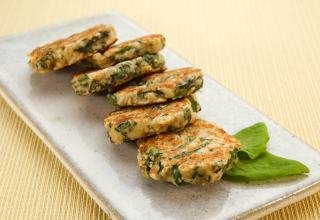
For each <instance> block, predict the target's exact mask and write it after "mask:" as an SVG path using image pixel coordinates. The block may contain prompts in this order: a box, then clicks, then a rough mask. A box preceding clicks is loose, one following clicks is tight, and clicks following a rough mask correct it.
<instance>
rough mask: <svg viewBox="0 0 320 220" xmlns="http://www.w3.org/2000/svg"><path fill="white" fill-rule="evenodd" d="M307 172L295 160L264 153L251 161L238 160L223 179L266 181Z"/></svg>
mask: <svg viewBox="0 0 320 220" xmlns="http://www.w3.org/2000/svg"><path fill="white" fill-rule="evenodd" d="M308 172H309V169H308V167H306V166H305V165H304V164H302V163H300V162H298V161H296V160H289V159H286V158H282V157H278V156H276V155H273V154H271V153H268V152H265V153H263V154H262V155H260V156H259V157H257V158H256V159H253V160H251V159H249V160H241V159H240V160H239V161H238V162H237V163H235V164H234V166H233V167H232V168H231V169H230V170H228V171H226V172H225V175H224V177H225V178H226V179H230V180H235V181H250V180H267V179H271V178H275V177H283V176H290V175H297V174H303V173H308Z"/></svg>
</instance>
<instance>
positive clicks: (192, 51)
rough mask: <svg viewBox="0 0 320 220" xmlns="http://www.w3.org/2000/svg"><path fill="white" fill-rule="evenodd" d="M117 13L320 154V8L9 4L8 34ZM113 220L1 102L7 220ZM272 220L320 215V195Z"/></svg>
mask: <svg viewBox="0 0 320 220" xmlns="http://www.w3.org/2000/svg"><path fill="white" fill-rule="evenodd" d="M111 9H112V10H117V11H120V12H122V13H123V14H126V15H127V16H128V17H130V18H132V19H133V20H135V21H136V22H138V23H139V24H141V25H142V26H143V27H145V28H146V29H148V30H150V31H152V32H154V33H162V34H164V35H165V36H166V37H167V43H168V46H169V47H170V48H172V49H174V50H175V51H177V52H178V53H180V54H182V55H183V56H184V57H186V58H188V59H189V60H190V61H191V62H192V63H194V64H195V65H196V66H198V67H201V68H203V69H204V70H205V71H207V72H209V73H212V76H213V77H214V78H215V79H216V80H217V81H219V82H221V83H222V84H223V85H225V86H226V87H227V88H229V89H230V90H232V91H233V92H234V93H236V94H238V95H239V96H240V97H242V98H243V99H245V100H246V101H247V102H249V103H250V104H252V105H254V106H255V107H257V108H258V109H259V110H260V111H262V112H264V113H265V114H267V115H269V116H270V117H271V118H273V119H274V120H275V121H277V122H279V123H280V124H281V125H283V126H284V127H286V128H287V129H289V130H290V131H291V132H293V133H294V134H296V135H297V136H298V137H300V138H302V139H303V140H304V141H305V142H307V143H308V144H310V145H312V146H314V147H315V148H318V149H320V138H319V133H320V132H319V131H320V129H319V125H320V113H319V110H320V109H319V107H320V95H319V93H320V86H319V85H320V73H319V72H320V1H318V0H314V1H311V0H310V1H308V0H305V1H298V0H282V1H279V0H268V1H262V0H252V1H249V0H244V1H240V0H237V1H231V0H229V1H163V0H160V1H159V0H158V1H150V0H146V1H98V0H97V1H79V0H72V1H67V0H59V1H57V0H56V1H51V2H49V1H48V2H45V1H43V0H28V1H18V0H1V2H0V21H1V25H0V35H6V34H12V33H17V32H21V31H28V30H31V29H34V28H37V27H41V26H44V25H49V24H55V23H59V22H61V21H66V20H71V19H75V18H79V17H82V16H87V15H94V14H96V13H103V12H106V11H108V10H111ZM0 52H1V51H0ZM106 218H107V215H106V214H104V213H103V212H102V210H101V209H100V208H99V207H98V206H97V205H96V204H95V203H94V202H93V200H92V199H91V198H90V197H89V196H88V194H86V193H85V191H84V190H83V189H82V188H81V187H80V186H79V184H78V183H77V182H76V181H75V179H74V178H73V177H72V176H71V175H70V174H69V173H68V171H66V169H65V168H64V167H63V166H62V165H61V163H60V162H59V161H58V160H57V158H55V156H54V155H53V154H52V153H51V152H49V150H48V149H47V148H46V146H45V145H44V144H43V143H42V142H41V141H40V140H39V138H37V137H36V136H35V134H34V133H33V132H32V131H31V130H30V129H29V128H28V127H27V126H26V125H25V124H24V123H23V122H22V121H21V119H19V118H18V117H17V115H16V114H15V113H14V112H13V111H12V110H11V109H10V107H8V105H7V104H6V103H5V102H4V100H3V99H2V98H0V219H106ZM266 218H268V219H280V218H281V219H282V218H286V219H302V218H303V219H317V218H320V193H317V194H315V195H313V196H311V197H309V198H307V199H305V200H303V201H301V202H298V203H296V204H293V205H291V206H289V207H286V208H284V209H281V210H279V211H277V212H275V213H272V214H271V215H269V216H267V217H266Z"/></svg>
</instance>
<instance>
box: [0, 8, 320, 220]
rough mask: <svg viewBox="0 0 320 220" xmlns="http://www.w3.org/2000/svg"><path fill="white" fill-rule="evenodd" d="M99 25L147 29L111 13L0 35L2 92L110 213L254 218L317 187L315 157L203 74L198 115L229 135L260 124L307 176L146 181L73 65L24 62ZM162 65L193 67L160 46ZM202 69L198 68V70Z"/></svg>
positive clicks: (318, 160)
mask: <svg viewBox="0 0 320 220" xmlns="http://www.w3.org/2000/svg"><path fill="white" fill-rule="evenodd" d="M98 23H109V24H112V25H114V26H115V28H116V30H117V32H118V37H119V41H124V40H129V39H132V38H136V37H139V36H142V35H144V34H147V32H146V31H145V30H143V29H142V28H141V27H139V26H138V25H136V24H135V23H133V22H132V21H130V20H129V19H128V18H126V17H124V16H123V15H121V14H119V13H116V12H111V13H106V14H102V15H98V16H93V17H88V18H83V19H80V20H76V21H72V22H68V23H63V24H59V25H54V26H50V27H45V28H42V29H38V30H35V31H31V32H27V33H22V34H17V35H14V36H8V37H2V38H1V39H0V51H1V54H0V88H1V89H0V91H1V95H2V96H3V97H4V98H5V99H6V101H7V102H8V103H9V104H10V105H11V107H12V108H13V109H14V110H15V111H16V112H17V113H18V114H19V116H20V117H22V118H23V120H24V121H25V122H26V123H27V124H28V125H29V126H30V127H31V128H32V129H33V130H34V132H35V133H36V134H37V135H38V136H39V137H40V138H41V139H42V140H43V141H44V142H45V143H46V144H47V146H48V147H49V148H50V149H51V150H52V151H53V152H54V153H55V155H56V156H57V157H58V158H59V159H60V160H61V161H62V163H63V164H64V165H65V167H66V168H67V169H68V170H69V171H70V172H71V173H72V174H73V176H74V177H75V178H76V179H77V180H78V181H79V182H80V184H81V185H82V186H83V187H84V188H85V190H86V191H87V192H88V193H89V194H90V195H91V196H92V197H93V198H94V200H95V201H96V202H97V203H98V204H99V205H100V206H101V207H102V208H103V209H104V210H105V211H106V212H107V213H108V214H109V215H110V216H111V217H113V218H115V219H116V218H125V219H228V218H249V217H250V218H256V217H259V216H261V215H265V214H267V213H269V212H271V211H274V210H276V209H278V208H280V207H283V206H285V205H288V204H290V203H292V202H295V201H297V200H299V199H302V198H303V197H305V196H308V195H310V194H312V193H314V192H316V191H318V190H319V189H320V154H319V152H317V151H316V150H314V149H313V148H312V147H310V146H308V145H306V144H304V143H303V142H302V141H301V140H299V139H298V138H296V137H295V136H294V135H293V134H290V133H289V132H288V131H286V130H285V129H283V128H282V127H280V126H279V125H277V124H276V123H275V122H273V121H272V120H271V119H269V118H268V117H266V116H265V115H263V114H262V113H260V112H258V111H257V110H256V109H254V108H253V107H251V106H249V105H248V104H246V103H245V102H244V101H242V100H241V99H239V98H238V97H237V96H236V95H234V94H232V93H231V92H230V91H228V90H227V89H226V88H224V87H223V86H222V85H220V84H218V83H217V82H216V81H215V80H214V79H212V78H211V77H209V76H208V75H205V84H204V87H203V88H202V89H201V91H200V92H199V93H198V98H199V101H200V103H201V105H202V111H201V113H200V116H201V117H202V118H204V119H207V120H209V121H212V122H216V123H217V124H219V125H220V126H222V127H223V128H224V129H225V130H227V131H228V132H229V133H231V134H233V133H235V132H236V131H238V130H240V129H242V128H244V127H246V126H249V125H251V124H253V123H256V122H260V121H262V122H265V123H266V124H267V126H268V128H269V132H270V136H271V141H270V144H269V149H270V151H271V152H272V153H275V154H277V155H280V156H283V157H286V158H291V159H296V160H299V161H301V162H303V163H304V164H306V165H307V166H308V167H309V168H310V174H309V175H307V176H302V177H301V176H300V177H291V178H286V179H280V180H277V181H272V182H259V183H233V182H228V181H224V180H222V181H220V182H218V183H216V184H213V185H208V186H191V185H188V186H182V187H176V186H173V185H171V184H168V183H164V182H155V181H151V180H146V179H144V178H143V177H142V176H141V175H140V172H139V169H138V165H137V148H136V146H135V145H134V144H123V145H120V146H116V145H113V144H111V143H110V142H109V140H108V139H107V138H106V135H105V132H104V128H103V118H104V116H105V115H106V114H107V113H108V112H110V111H111V110H112V108H111V106H109V105H108V104H107V103H106V102H105V99H104V97H103V96H98V95H97V96H91V97H79V96H76V95H75V94H74V92H73V90H72V88H71V86H70V79H71V77H72V74H71V73H70V71H71V70H72V69H70V68H69V69H65V70H62V71H58V72H55V73H50V74H45V75H36V74H33V73H32V72H31V70H30V68H29V67H28V65H27V53H28V52H29V51H31V50H32V49H33V48H34V47H36V46H38V45H42V44H44V43H47V42H50V41H52V40H55V39H58V38H61V37H65V36H68V35H70V34H72V33H75V32H79V31H81V30H83V29H86V28H88V27H90V26H93V25H95V24H98ZM162 53H163V54H164V55H165V58H166V62H167V66H168V69H173V68H177V67H185V66H192V64H190V63H189V62H188V61H186V60H185V59H184V58H181V57H180V56H179V55H177V54H176V53H175V52H173V51H172V50H170V49H168V48H165V49H164V50H163V52H162ZM200 68H201V67H200Z"/></svg>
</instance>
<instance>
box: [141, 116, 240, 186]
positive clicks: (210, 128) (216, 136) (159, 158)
mask: <svg viewBox="0 0 320 220" xmlns="http://www.w3.org/2000/svg"><path fill="white" fill-rule="evenodd" d="M137 144H138V147H139V153H138V162H139V166H140V169H141V172H142V173H143V175H144V176H145V177H147V178H152V179H155V180H165V181H168V182H171V183H173V184H175V185H181V184H185V183H191V184H207V183H213V182H215V181H218V180H220V178H221V177H222V175H223V173H224V171H226V170H228V169H229V168H230V167H231V165H232V164H233V162H234V161H235V160H236V152H237V150H238V149H239V147H240V142H239V141H238V140H237V139H236V138H234V137H232V136H230V135H229V134H227V133H226V132H225V131H224V130H223V129H221V128H219V127H218V126H216V125H214V124H211V123H209V122H206V121H204V120H202V119H196V120H195V121H194V122H193V123H192V124H189V125H188V126H186V127H185V129H183V130H180V131H176V132H171V133H163V134H159V135H157V136H152V137H147V138H143V139H140V140H138V141H137Z"/></svg>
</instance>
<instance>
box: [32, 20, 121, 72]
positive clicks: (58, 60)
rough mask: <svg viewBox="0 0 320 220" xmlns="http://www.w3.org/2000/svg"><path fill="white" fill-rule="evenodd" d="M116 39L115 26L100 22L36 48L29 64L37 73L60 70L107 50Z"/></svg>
mask: <svg viewBox="0 0 320 220" xmlns="http://www.w3.org/2000/svg"><path fill="white" fill-rule="evenodd" d="M116 40H117V38H116V31H115V30H114V28H113V26H111V25H103V24H100V25H97V26H94V27H92V28H90V29H87V30H85V31H83V32H80V33H77V34H73V35H71V36H70V37H67V38H64V39H60V40H57V41H54V42H52V43H49V44H46V45H43V46H41V47H37V48H35V49H34V50H33V51H32V52H31V53H30V54H29V58H30V59H29V64H30V66H31V68H32V69H33V71H34V72H36V73H46V72H49V71H51V70H58V69H61V68H63V67H65V66H69V65H71V64H74V63H76V62H78V61H80V60H82V59H84V58H86V57H89V56H91V55H93V54H94V53H97V52H99V51H104V50H106V49H107V48H108V47H109V46H110V45H111V44H113V43H114V42H115V41H116Z"/></svg>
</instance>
